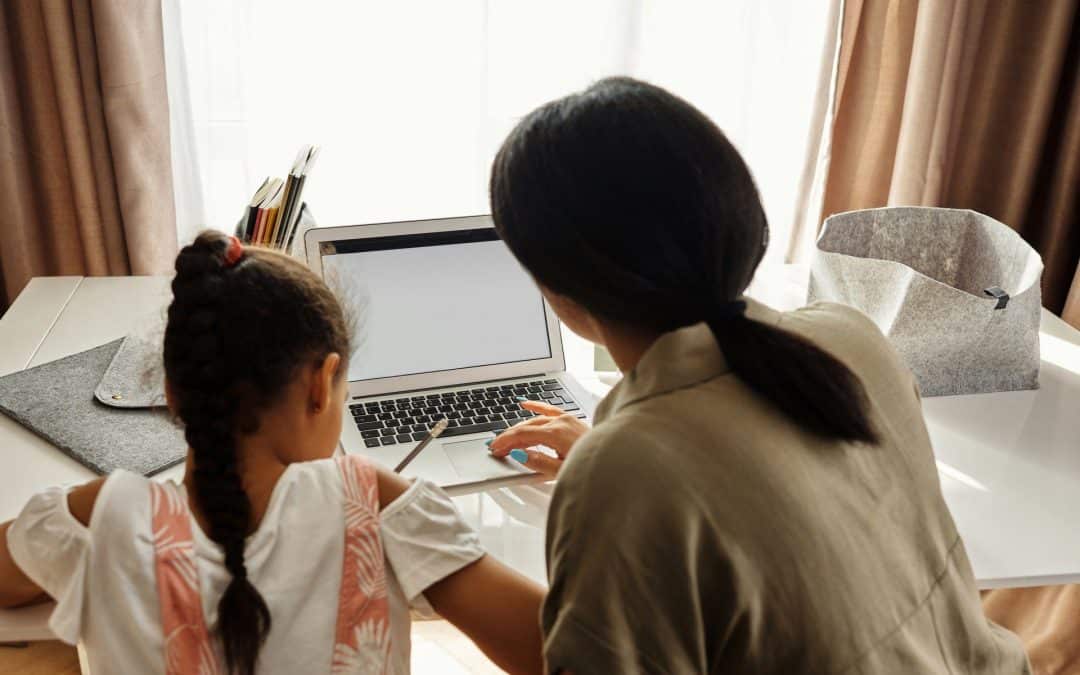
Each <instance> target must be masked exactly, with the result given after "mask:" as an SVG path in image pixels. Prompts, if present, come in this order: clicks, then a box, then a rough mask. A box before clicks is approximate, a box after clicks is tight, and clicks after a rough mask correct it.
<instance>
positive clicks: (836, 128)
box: [816, 0, 1080, 326]
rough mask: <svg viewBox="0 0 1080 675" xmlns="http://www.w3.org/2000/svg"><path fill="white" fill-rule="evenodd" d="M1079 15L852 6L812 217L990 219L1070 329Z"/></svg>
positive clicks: (1076, 253) (1059, 10)
mask: <svg viewBox="0 0 1080 675" xmlns="http://www.w3.org/2000/svg"><path fill="white" fill-rule="evenodd" d="M1078 8H1080V1H1078V0H1055V1H1054V2H1048V3H1031V2H1025V1H1024V0H1001V1H1000V2H992V3H990V2H983V1H981V0H950V1H944V0H943V1H939V2H918V3H916V2H910V0H848V1H847V4H846V7H845V10H844V27H843V30H842V37H841V48H840V57H839V65H838V71H839V72H838V75H837V97H836V108H835V111H834V113H835V114H834V120H833V143H832V154H831V161H830V164H829V168H828V172H827V175H826V177H825V189H824V192H825V194H824V199H823V207H822V213H821V217H822V218H823V217H824V216H825V215H828V214H830V213H836V212H840V211H848V210H851V209H860V208H870V207H877V206H888V205H925V206H950V207H957V208H971V209H975V210H977V211H981V212H983V213H986V214H987V215H990V216H992V217H994V218H997V219H998V220H1001V221H1002V222H1004V223H1007V224H1008V225H1010V226H1011V227H1013V228H1014V229H1016V230H1017V231H1018V232H1019V233H1020V234H1021V235H1022V236H1023V237H1024V238H1025V239H1027V240H1028V241H1029V242H1030V243H1031V244H1032V245H1033V246H1034V247H1035V248H1036V249H1037V250H1038V251H1039V252H1040V253H1041V254H1042V256H1043V260H1044V262H1045V264H1046V271H1045V274H1044V277H1043V300H1044V303H1045V305H1046V306H1047V307H1048V308H1049V309H1051V310H1053V311H1055V312H1062V311H1063V310H1064V316H1065V318H1066V320H1068V321H1071V322H1072V323H1073V324H1074V325H1076V326H1080V286H1078V285H1077V284H1076V279H1077V274H1078V265H1080V189H1078V186H1080V11H1078ZM820 222H821V218H819V219H818V220H817V221H816V224H818V225H819V224H820Z"/></svg>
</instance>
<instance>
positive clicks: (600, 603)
mask: <svg viewBox="0 0 1080 675" xmlns="http://www.w3.org/2000/svg"><path fill="white" fill-rule="evenodd" d="M491 206H492V213H493V216H494V219H495V224H496V227H497V228H498V230H499V232H500V234H501V236H502V238H503V239H504V240H505V241H506V243H507V245H508V246H509V247H510V248H511V250H512V251H513V252H514V253H515V254H516V255H517V257H518V259H519V260H520V261H521V263H522V264H523V265H524V266H525V267H526V268H527V269H528V270H529V271H530V272H531V273H532V274H533V276H534V277H535V278H536V280H537V282H538V283H539V284H540V286H541V287H542V288H543V290H544V292H545V294H546V295H547V297H548V299H549V300H550V302H551V305H552V306H553V307H554V308H555V311H556V312H557V313H558V314H559V316H560V317H561V318H562V320H563V321H564V322H565V323H566V324H567V326H569V327H570V328H571V329H573V330H574V331H575V332H577V333H578V334H580V335H582V336H583V337H585V338H587V339H590V340H592V341H594V342H597V343H600V344H603V345H605V346H606V347H607V348H608V350H609V351H610V352H611V355H612V357H613V358H614V360H615V362H616V363H617V364H618V366H619V368H620V370H622V371H623V373H625V377H624V378H623V380H622V381H621V382H620V383H619V384H618V386H616V387H615V388H614V389H613V390H612V391H611V393H610V394H609V395H608V396H607V398H606V399H605V400H604V401H603V402H602V403H601V404H600V407H599V408H598V410H597V412H596V415H595V421H596V428H595V429H593V430H591V431H589V430H587V429H586V428H585V427H584V425H581V424H580V423H579V422H577V420H575V419H574V418H572V417H570V416H566V415H562V416H559V415H558V413H560V412H561V411H558V410H551V409H549V408H546V407H542V406H541V405H539V404H526V405H527V406H528V407H530V408H532V409H533V410H534V411H536V412H545V413H548V414H547V415H545V416H542V417H536V418H533V419H532V420H530V421H526V422H524V423H522V424H519V425H518V426H517V427H515V428H512V429H510V430H508V431H506V432H505V433H503V434H502V435H501V436H500V437H499V438H497V439H496V440H495V441H494V442H493V443H492V448H493V449H494V451H495V454H497V455H505V454H506V453H507V452H508V451H509V450H510V449H511V448H517V449H520V448H523V447H526V446H531V445H536V444H543V445H546V446H548V447H550V448H553V449H555V450H556V451H557V452H558V453H559V454H560V455H561V456H563V457H565V456H566V455H567V453H568V452H569V451H570V449H571V447H572V448H573V452H572V453H570V455H569V458H568V459H567V460H566V463H565V466H563V467H562V470H561V473H560V474H559V481H558V483H557V485H556V487H555V492H554V497H553V502H552V506H551V512H550V514H549V517H548V534H547V542H548V547H547V555H548V575H549V580H550V588H551V590H550V592H549V594H548V596H547V598H546V600H545V602H544V608H543V613H542V623H543V628H544V632H545V634H546V635H545V642H544V649H545V655H546V657H547V667H548V669H549V671H551V672H557V671H559V670H562V671H572V672H575V673H579V674H580V673H638V672H648V673H946V672H948V673H957V674H959V673H980V674H996V673H1002V674H1004V673H1008V674H1010V675H1017V674H1019V673H1022V672H1025V671H1026V669H1027V661H1026V658H1025V656H1024V652H1023V650H1022V648H1021V646H1020V644H1019V642H1018V641H1017V639H1016V637H1015V636H1014V635H1012V634H1010V633H1008V632H1006V631H1004V630H1002V629H1000V628H998V627H996V626H994V625H993V624H991V623H990V622H989V621H987V620H986V618H985V617H984V616H983V613H982V608H981V606H980V604H979V596H978V593H977V592H976V589H975V583H974V580H973V578H972V572H971V568H970V566H969V564H968V561H967V556H966V555H965V552H964V545H963V543H962V542H961V541H960V537H959V535H958V534H957V531H956V526H955V525H954V524H953V521H952V518H951V517H950V515H949V511H948V509H947V508H946V506H945V503H944V501H943V499H942V496H941V489H940V485H939V482H938V476H937V470H936V468H935V464H934V455H933V451H932V449H931V447H930V440H929V438H928V436H927V432H926V427H925V425H924V423H923V419H922V411H921V408H920V404H919V394H918V391H917V390H916V386H915V383H914V381H913V378H912V376H911V374H910V372H909V371H908V370H907V369H906V368H905V367H904V365H903V364H902V363H901V362H900V360H899V358H898V357H897V355H896V353H895V352H894V351H893V349H892V348H891V347H890V346H889V344H888V342H887V341H886V340H885V339H884V337H883V336H882V335H881V333H880V332H879V331H878V330H877V328H876V327H875V325H874V324H873V323H872V322H870V320H868V319H867V318H866V317H864V316H862V315H861V314H859V313H858V312H856V311H854V310H852V309H848V308H846V307H842V306H839V305H833V304H818V305H814V306H811V307H807V308H803V309H800V310H797V311H794V312H788V313H780V312H777V311H775V310H772V309H770V308H768V307H766V306H764V305H762V304H759V303H757V302H754V301H752V300H749V299H747V298H745V297H743V296H742V293H743V291H744V290H745V289H746V287H747V285H748V284H749V283H750V280H751V278H752V277H753V275H754V270H755V269H756V268H757V265H758V263H759V262H760V261H761V258H762V255H763V254H764V252H765V246H766V244H767V241H768V230H767V227H766V223H765V214H764V213H763V211H762V208H761V203H760V201H759V199H758V194H757V190H756V188H755V186H754V183H753V180H752V179H751V177H750V172H749V170H748V169H747V167H746V164H745V163H744V162H743V160H742V158H741V157H740V156H739V153H738V152H736V150H735V148H733V147H732V146H731V144H730V143H729V142H728V140H727V139H726V138H725V137H724V135H723V134H722V133H721V132H720V130H719V129H717V128H716V126H714V125H713V124H712V122H710V121H709V120H708V119H707V118H706V117H705V116H704V115H703V114H701V112H699V111H698V110H696V109H695V108H693V107H692V106H691V105H689V104H688V103H686V102H685V101H683V100H681V99H679V98H676V97H675V96H673V95H671V94H669V93H668V92H666V91H664V90H662V89H659V88H657V87H654V86H651V85H648V84H645V83H643V82H637V81H634V80H630V79H624V78H619V79H610V80H604V81H602V82H599V83H598V84H596V85H594V86H592V87H590V88H589V89H588V90H586V91H585V92H583V93H580V94H573V95H571V96H567V97H566V98H563V99H560V100H557V101H554V102H552V103H549V104H547V105H545V106H542V107H541V108H540V109H538V110H536V111H535V112H533V113H532V114H530V115H529V116H527V117H526V118H525V119H524V120H523V121H522V122H521V123H520V124H519V125H518V127H517V128H516V129H514V131H513V132H512V133H511V134H510V136H509V138H507V139H506V141H505V143H504V144H503V146H502V149H501V150H500V151H499V153H498V156H497V157H496V159H495V163H494V166H493V168H492V174H491ZM514 454H515V455H517V456H519V457H523V458H524V459H525V462H526V464H528V465H529V466H535V467H537V468H538V469H545V468H548V467H550V468H552V469H557V467H558V463H559V462H558V460H555V459H552V458H549V457H548V456H547V455H544V454H543V453H539V452H537V451H529V453H527V454H525V455H522V454H521V453H514Z"/></svg>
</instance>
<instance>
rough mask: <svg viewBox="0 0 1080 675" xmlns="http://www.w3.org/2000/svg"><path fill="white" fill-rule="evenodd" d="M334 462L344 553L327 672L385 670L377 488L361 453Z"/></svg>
mask: <svg viewBox="0 0 1080 675" xmlns="http://www.w3.org/2000/svg"><path fill="white" fill-rule="evenodd" d="M337 463H338V468H339V469H340V471H341V480H342V484H343V486H344V491H345V556H344V559H343V561H342V570H341V591H340V595H339V597H338V618H337V630H336V636H335V641H334V657H333V667H332V669H331V671H332V672H333V673H334V674H335V675H338V674H341V675H344V674H346V673H384V672H386V671H387V663H388V659H389V655H390V605H389V601H388V600H387V597H386V568H385V564H384V562H383V560H384V559H383V551H382V541H381V540H380V539H379V486H378V482H377V480H376V477H375V469H374V467H373V466H372V465H371V464H370V463H368V462H367V461H366V460H364V459H363V458H362V457H357V456H346V457H339V458H338V459H337Z"/></svg>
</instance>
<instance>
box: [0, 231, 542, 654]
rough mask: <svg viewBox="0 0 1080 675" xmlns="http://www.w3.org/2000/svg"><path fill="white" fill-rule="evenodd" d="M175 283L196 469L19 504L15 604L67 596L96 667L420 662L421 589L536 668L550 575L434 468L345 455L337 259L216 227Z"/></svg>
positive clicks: (68, 613)
mask: <svg viewBox="0 0 1080 675" xmlns="http://www.w3.org/2000/svg"><path fill="white" fill-rule="evenodd" d="M172 289H173V301H172V304H171V305H170V306H169V316H168V324H167V327H166V333H165V354H164V359H165V376H166V395H167V398H168V404H169V408H170V410H171V411H172V412H173V413H174V414H175V415H176V416H177V417H178V418H179V420H180V421H181V422H182V423H183V425H184V431H185V435H186V438H187V442H188V444H189V446H190V449H189V451H188V455H187V467H186V475H185V478H184V482H183V484H182V485H176V484H173V483H157V482H154V481H150V480H147V479H145V478H143V477H142V476H137V475H133V474H131V473H127V472H124V471H118V472H116V473H114V474H112V475H110V476H109V477H107V478H103V479H100V480H96V481H94V482H92V483H89V484H87V485H84V486H82V487H77V488H75V489H73V490H70V491H65V490H62V489H53V490H49V491H47V492H45V493H43V494H40V495H38V496H37V497H35V498H34V499H32V500H31V501H30V503H29V504H27V506H26V508H25V509H24V510H23V512H22V514H21V515H20V516H19V517H18V518H17V519H16V520H15V521H13V522H10V523H5V524H4V525H2V526H0V605H2V606H8V607H10V606H15V605H18V604H25V603H29V602H33V601H35V600H37V599H41V598H44V597H45V596H46V595H47V596H49V597H51V598H53V599H54V600H56V602H57V606H56V609H55V611H54V612H53V614H52V617H51V620H50V626H51V627H52V629H53V630H54V631H55V632H56V634H57V635H58V636H59V637H60V639H62V640H64V641H66V642H69V643H74V642H76V641H80V640H81V641H82V643H83V644H84V646H85V648H86V652H87V654H88V657H89V662H90V668H91V671H92V672H94V673H154V672H158V673H160V672H168V673H196V672H197V673H225V672H228V673H240V674H242V675H250V674H251V673H254V672H260V673H329V672H331V671H333V672H342V673H346V672H347V673H354V672H355V673H381V672H391V673H405V672H407V671H408V668H409V607H410V605H412V606H414V607H418V608H421V609H422V608H425V607H427V605H428V603H430V607H432V608H434V610H435V611H437V612H439V613H440V614H442V615H443V616H444V617H445V618H447V619H448V620H450V621H451V622H453V623H454V624H455V625H457V626H458V627H459V628H461V629H462V630H463V631H465V632H466V633H467V634H468V635H470V636H471V637H472V638H473V639H474V640H475V641H476V642H477V643H478V645H479V646H480V647H481V648H482V649H483V650H484V651H485V652H486V653H487V654H488V656H490V657H491V658H492V659H493V660H494V661H495V662H496V663H498V664H499V665H500V666H502V667H503V668H505V669H507V670H510V671H513V672H537V671H539V670H540V668H541V661H540V645H539V629H538V626H537V625H536V616H537V612H538V611H539V604H540V599H541V595H542V591H541V589H540V588H539V587H538V586H536V585H535V584H533V583H531V582H530V581H528V580H526V579H525V578H523V577H521V576H520V575H517V574H515V573H513V572H511V571H510V570H508V569H506V568H504V567H503V566H502V565H500V564H498V563H497V562H495V561H494V560H492V559H491V558H490V557H487V556H484V554H483V552H482V551H481V549H480V547H479V544H478V541H477V537H476V535H475V533H474V532H472V531H471V530H470V529H469V528H468V526H466V525H465V523H464V522H462V520H461V518H460V517H459V515H458V513H457V512H456V510H455V509H454V506H453V504H452V503H451V502H450V500H449V499H448V498H447V497H446V495H445V494H444V493H442V492H441V491H440V490H439V489H438V488H436V487H435V486H433V485H431V484H429V483H426V482H424V481H416V482H414V483H413V484H411V485H409V484H407V483H406V482H404V481H403V480H402V479H401V478H399V477H398V476H396V475H394V474H391V473H387V472H386V471H384V470H382V469H376V468H374V467H373V466H372V465H370V464H367V463H365V462H363V461H362V460H360V459H359V458H355V457H350V458H344V457H342V458H338V459H336V460H335V459H329V458H330V457H331V455H333V453H334V451H335V448H336V447H337V443H338V438H339V436H340V433H341V424H342V409H343V402H344V400H345V398H346V396H347V387H346V382H345V373H346V371H347V364H346V363H345V359H346V358H347V355H348V354H349V353H350V350H349V330H348V326H347V325H346V321H345V318H344V316H343V314H342V310H341V308H340V306H339V305H338V303H337V301H336V300H335V298H334V296H333V295H332V294H331V293H330V291H329V289H327V287H326V286H325V285H324V284H323V283H322V281H320V280H319V279H318V278H316V277H315V275H314V274H312V273H311V272H310V271H309V270H308V269H307V268H305V267H304V266H302V265H301V264H300V263H298V262H295V261H293V260H292V259H290V258H288V257H286V256H284V255H280V254H277V253H274V252H271V251H265V250H260V249H244V248H243V247H242V246H241V245H240V243H239V241H237V240H236V239H235V238H231V237H225V236H224V235H220V234H216V233H212V232H205V233H203V234H201V235H200V236H199V237H198V238H197V239H196V240H195V242H194V243H193V244H192V245H190V246H187V247H185V248H184V249H183V250H182V251H181V252H180V255H179V256H178V257H177V259H176V277H175V279H174V280H173V283H172ZM478 589H482V591H478ZM495 598H497V599H498V601H497V602H494V601H493V599H495Z"/></svg>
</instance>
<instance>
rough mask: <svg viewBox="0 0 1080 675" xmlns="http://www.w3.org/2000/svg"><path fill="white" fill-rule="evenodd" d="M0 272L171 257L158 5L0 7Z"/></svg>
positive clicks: (119, 269)
mask: <svg viewBox="0 0 1080 675" xmlns="http://www.w3.org/2000/svg"><path fill="white" fill-rule="evenodd" d="M0 40H2V42H0V153H2V155H3V161H2V162H0V203H3V204H4V208H3V209H0V270H2V273H3V284H2V286H0V288H3V289H5V290H6V297H0V307H3V306H5V305H6V302H8V301H10V300H11V299H13V298H14V296H15V295H17V294H18V293H19V291H20V290H22V288H23V286H25V284H26V282H27V281H29V279H30V278H31V277H33V276H37V275H46V274H78V275H82V274H86V275H104V274H129V273H133V274H153V273H162V272H166V271H167V270H168V269H169V268H170V267H171V263H172V260H173V258H174V257H175V255H176V232H175V216H174V205H173V194H172V173H171V169H170V166H169V162H170V153H169V109H168V99H167V96H166V83H165V77H164V57H163V47H162V30H161V7H160V4H159V3H157V2H143V1H141V0H70V1H68V2H45V1H41V0H19V1H18V2H4V3H2V4H0Z"/></svg>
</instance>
